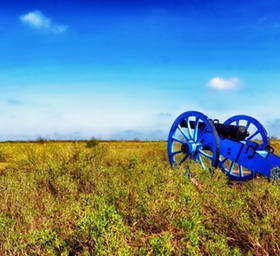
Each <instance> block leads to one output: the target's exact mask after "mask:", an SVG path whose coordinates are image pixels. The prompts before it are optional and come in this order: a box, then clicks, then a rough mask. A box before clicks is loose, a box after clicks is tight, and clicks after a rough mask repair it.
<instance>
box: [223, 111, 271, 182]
mask: <svg viewBox="0 0 280 256" xmlns="http://www.w3.org/2000/svg"><path fill="white" fill-rule="evenodd" d="M224 124H226V125H243V126H245V127H246V129H247V130H248V131H249V133H250V135H249V136H248V137H247V138H245V139H244V140H243V141H241V143H244V144H249V145H253V146H254V147H257V149H258V150H263V149H265V148H267V147H268V146H269V138H268V136H267V131H266V130H265V128H264V127H263V126H262V124H261V123H260V122H259V121H258V120H256V119H255V118H253V117H250V116H246V115H237V116H233V117H231V118H229V119H228V120H226V121H225V122H224ZM219 167H220V168H221V169H222V170H223V171H224V172H225V173H226V174H227V175H228V176H229V178H230V179H232V180H239V181H244V180H250V179H252V178H253V177H254V176H255V173H254V172H252V171H251V170H249V169H247V168H245V167H243V166H242V165H240V164H238V163H236V162H235V161H233V160H229V159H227V158H224V157H223V156H221V157H220V163H219Z"/></svg>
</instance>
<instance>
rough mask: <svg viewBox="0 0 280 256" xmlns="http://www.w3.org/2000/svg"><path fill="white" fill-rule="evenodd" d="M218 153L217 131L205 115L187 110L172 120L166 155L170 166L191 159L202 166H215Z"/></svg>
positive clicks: (217, 161) (217, 160)
mask: <svg viewBox="0 0 280 256" xmlns="http://www.w3.org/2000/svg"><path fill="white" fill-rule="evenodd" d="M191 124H192V125H191ZM206 149H207V150H206ZM219 153H220V147H219V138H218V135H217V131H216V128H215V127H214V125H213V123H212V121H210V120H209V119H208V118H207V116H205V115H204V114H202V113H200V112H196V111H189V112H185V113H183V114H181V115H180V116H179V117H178V118H177V119H176V120H175V121H174V123H173V125H172V127H171V129H170V132H169V136H168V157H169V162H170V164H171V165H172V166H179V165H182V164H183V163H185V162H186V161H187V160H188V159H192V160H194V161H196V162H198V163H199V164H200V165H201V166H202V167H203V168H206V167H209V166H208V165H211V166H213V167H216V166H217V165H218V163H219Z"/></svg>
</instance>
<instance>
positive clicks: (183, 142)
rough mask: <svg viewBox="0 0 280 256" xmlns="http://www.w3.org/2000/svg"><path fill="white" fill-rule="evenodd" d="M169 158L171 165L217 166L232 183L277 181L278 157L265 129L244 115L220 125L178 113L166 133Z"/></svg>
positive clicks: (279, 173) (200, 116)
mask: <svg viewBox="0 0 280 256" xmlns="http://www.w3.org/2000/svg"><path fill="white" fill-rule="evenodd" d="M168 157H169V162H170V164H171V165H172V166H179V165H182V164H185V163H186V162H187V161H189V160H193V161H195V162H198V163H199V164H200V165H201V166H202V168H217V167H219V168H220V169H221V170H222V171H223V172H225V173H226V175H227V176H228V177H229V178H230V179H231V180H238V181H246V180H250V179H253V178H254V177H255V176H256V175H257V174H260V175H262V176H266V177H268V178H270V179H276V178H280V168H279V167H280V158H279V157H278V156H277V155H275V154H274V150H273V148H272V147H271V146H270V142H269V138H268V135H267V132H266V130H265V128H264V127H263V126H262V124H261V123H260V122H259V121H257V120H256V119H255V118H253V117H250V116H246V115H237V116H233V117H231V118H229V119H227V120H226V121H225V122H224V123H220V122H219V121H218V120H213V119H209V118H208V117H207V116H206V115H204V114H202V113H200V112H196V111H188V112H185V113H183V114H181V115H180V116H179V117H178V118H177V119H176V120H175V121H174V123H173V125H172V127H171V129H170V132H169V136H168Z"/></svg>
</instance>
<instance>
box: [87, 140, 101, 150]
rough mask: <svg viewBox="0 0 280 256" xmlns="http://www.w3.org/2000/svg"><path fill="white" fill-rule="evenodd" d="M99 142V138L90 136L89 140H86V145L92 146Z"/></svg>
mask: <svg viewBox="0 0 280 256" xmlns="http://www.w3.org/2000/svg"><path fill="white" fill-rule="evenodd" d="M98 144H99V140H98V139H96V138H91V139H90V140H89V141H87V144H86V147H87V148H94V147H96V146H97V145H98Z"/></svg>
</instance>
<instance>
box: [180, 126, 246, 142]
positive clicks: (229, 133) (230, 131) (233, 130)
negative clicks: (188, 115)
mask: <svg viewBox="0 0 280 256" xmlns="http://www.w3.org/2000/svg"><path fill="white" fill-rule="evenodd" d="M213 124H214V126H215V128H216V130H217V133H218V135H219V136H220V137H221V138H226V139H233V140H238V141H241V140H244V139H245V138H246V137H248V136H249V135H250V134H249V132H248V130H247V129H246V127H245V126H242V125H239V126H237V125H225V124H221V123H215V122H213ZM180 125H181V127H185V128H186V127H187V123H186V121H182V122H181V123H180ZM190 126H191V128H192V129H194V127H195V121H190ZM204 127H205V124H204V123H202V122H199V123H198V129H199V130H201V129H204Z"/></svg>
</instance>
